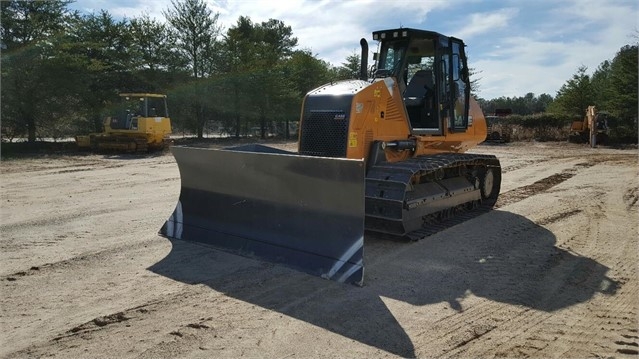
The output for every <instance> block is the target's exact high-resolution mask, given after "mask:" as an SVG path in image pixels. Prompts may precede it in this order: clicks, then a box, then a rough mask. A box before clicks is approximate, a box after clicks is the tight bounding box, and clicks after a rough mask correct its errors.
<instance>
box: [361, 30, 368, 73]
mask: <svg viewBox="0 0 639 359" xmlns="http://www.w3.org/2000/svg"><path fill="white" fill-rule="evenodd" d="M359 44H360V45H361V46H362V59H361V60H362V62H361V63H360V68H359V79H360V80H364V81H366V80H368V42H367V41H366V39H365V38H362V39H361V40H359Z"/></svg>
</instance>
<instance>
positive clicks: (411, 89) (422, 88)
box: [404, 70, 438, 128]
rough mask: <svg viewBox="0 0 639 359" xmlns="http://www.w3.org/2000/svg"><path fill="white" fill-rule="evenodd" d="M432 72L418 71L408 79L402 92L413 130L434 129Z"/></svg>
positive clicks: (435, 122)
mask: <svg viewBox="0 0 639 359" xmlns="http://www.w3.org/2000/svg"><path fill="white" fill-rule="evenodd" d="M433 91H434V84H433V72H432V71H430V70H419V71H417V72H415V74H414V75H413V77H412V78H411V79H410V82H409V83H408V86H406V91H404V104H405V105H406V111H407V112H408V117H409V119H410V123H411V126H412V127H413V128H436V127H438V124H437V120H436V119H434V118H433V117H432V111H433V106H432V102H433V97H434V92H433Z"/></svg>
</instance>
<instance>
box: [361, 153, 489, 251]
mask: <svg viewBox="0 0 639 359" xmlns="http://www.w3.org/2000/svg"><path fill="white" fill-rule="evenodd" d="M475 166H477V167H493V168H500V169H501V166H500V163H499V160H498V159H497V157H495V156H493V155H481V154H458V153H442V154H435V155H429V156H420V157H415V158H411V159H409V160H407V161H403V162H395V163H388V162H384V163H380V164H377V165H374V166H372V167H371V168H370V169H369V170H368V173H367V175H366V193H367V197H368V198H373V199H375V200H384V199H383V198H380V197H379V196H377V197H371V196H370V194H371V193H377V192H378V191H376V188H380V186H381V187H384V188H387V187H393V186H395V187H399V186H400V183H401V185H402V186H403V188H404V193H403V195H402V199H404V198H405V195H406V193H405V189H406V188H407V187H408V185H409V183H410V181H411V179H412V178H413V177H414V176H415V175H420V176H422V177H424V176H425V177H427V176H434V175H435V172H436V171H441V170H450V169H454V168H456V167H469V168H471V167H475ZM500 172H501V171H500ZM496 180H497V181H501V175H499V177H498V178H496ZM385 183H388V186H385V185H384V184H385ZM397 199H399V198H395V201H388V203H389V205H396V203H397V202H396V200H397ZM496 201H497V198H496V197H495V198H493V199H491V200H490V201H489V202H486V201H484V202H483V203H482V204H480V205H479V206H478V207H476V208H475V209H473V210H472V211H459V210H455V212H454V215H453V216H452V217H449V216H446V217H447V218H446V219H444V220H441V219H439V218H440V216H439V215H440V214H441V212H437V213H433V214H430V215H427V216H425V217H423V218H424V222H425V223H424V224H425V225H424V226H422V228H420V229H418V230H415V231H412V232H409V233H406V234H405V235H404V236H403V237H405V238H406V239H409V240H413V241H416V240H419V239H422V238H424V237H427V236H430V235H432V234H435V233H437V232H440V231H442V230H444V229H446V228H449V227H452V226H454V225H456V224H459V223H462V222H464V221H467V220H469V219H471V218H474V217H477V216H479V215H481V214H483V213H486V212H488V211H490V210H491V209H492V208H493V206H494V204H495V202H496ZM391 202H392V203H391ZM403 206H404V207H405V206H406V204H405V202H404V203H403Z"/></svg>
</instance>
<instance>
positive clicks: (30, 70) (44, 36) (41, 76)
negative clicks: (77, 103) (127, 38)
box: [0, 0, 73, 143]
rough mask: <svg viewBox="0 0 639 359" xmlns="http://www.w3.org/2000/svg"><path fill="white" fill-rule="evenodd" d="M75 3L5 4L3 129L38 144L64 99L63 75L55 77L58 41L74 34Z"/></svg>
mask: <svg viewBox="0 0 639 359" xmlns="http://www.w3.org/2000/svg"><path fill="white" fill-rule="evenodd" d="M69 3H70V1H67V0H53V1H15V0H14V1H2V2H0V8H1V14H0V16H1V18H2V24H1V27H0V33H1V35H2V45H3V47H5V49H4V50H3V51H2V74H1V76H2V78H1V79H2V117H1V122H2V129H3V133H10V132H11V133H17V134H23V133H26V134H27V138H28V141H29V142H30V143H33V142H35V141H36V136H37V130H38V127H40V126H41V125H42V124H43V123H45V122H50V119H51V118H52V117H53V116H54V115H55V116H63V115H62V114H60V113H57V114H54V113H52V111H51V105H52V103H51V102H52V100H53V98H55V97H60V96H57V95H60V92H59V91H60V89H58V88H57V87H56V83H58V82H60V83H64V77H58V78H55V77H54V76H56V75H58V76H60V75H62V76H64V74H61V73H60V72H59V71H51V66H50V65H51V64H52V61H51V59H52V58H53V56H54V53H55V46H57V45H58V43H57V41H55V39H56V37H57V36H60V35H61V34H63V33H64V31H65V29H67V28H68V25H69V20H70V19H71V17H72V15H73V14H72V13H71V12H70V11H69V10H68V9H67V5H68V4H69Z"/></svg>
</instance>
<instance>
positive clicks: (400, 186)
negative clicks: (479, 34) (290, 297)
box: [160, 28, 501, 285]
mask: <svg viewBox="0 0 639 359" xmlns="http://www.w3.org/2000/svg"><path fill="white" fill-rule="evenodd" d="M372 37H373V39H374V40H376V41H378V42H379V47H378V50H377V52H376V53H375V56H374V60H375V63H374V65H373V66H372V67H371V68H370V69H369V68H368V64H367V62H368V42H367V41H366V39H362V40H361V41H360V44H361V47H362V54H361V59H362V63H361V73H360V75H359V79H353V80H344V81H337V82H331V83H328V84H325V85H322V86H320V87H318V88H316V89H313V90H311V91H310V92H308V94H306V96H305V98H304V100H303V104H302V110H301V119H300V133H299V142H298V151H297V152H288V151H283V150H280V149H276V148H273V147H269V146H263V145H258V144H251V145H243V146H237V147H230V148H224V149H209V148H196V147H185V146H173V147H171V151H172V153H173V155H174V157H175V159H176V162H177V165H178V167H179V170H180V177H181V192H180V197H179V200H178V203H177V206H176V208H175V210H174V212H173V214H172V215H171V216H170V218H169V219H168V220H167V221H166V223H165V224H164V225H163V226H162V228H161V229H160V234H162V235H164V236H166V237H168V238H172V239H178V240H187V241H197V242H202V243H206V244H209V245H213V246H215V247H218V248H221V249H223V250H227V251H232V252H234V253H238V254H242V255H247V256H250V257H254V258H255V257H256V258H260V259H263V260H267V261H273V262H276V263H281V264H284V265H287V266H289V267H292V268H295V269H298V270H301V271H304V272H307V273H311V274H314V275H317V276H321V277H323V278H327V279H331V280H336V281H339V282H347V283H355V284H360V285H361V284H362V283H363V280H364V256H363V253H364V252H363V247H364V234H365V232H367V233H372V232H378V233H382V235H381V237H384V238H387V237H390V238H405V239H408V240H418V239H420V238H422V237H423V236H424V235H423V233H424V230H425V229H427V228H428V226H429V225H430V224H432V223H438V221H441V220H442V219H443V218H447V217H452V216H455V215H458V214H459V212H467V211H473V210H475V211H476V210H478V209H479V210H481V208H484V209H487V208H492V206H493V205H494V204H495V202H496V201H497V196H498V194H499V190H500V183H501V166H500V163H499V160H498V159H497V158H496V157H495V156H493V155H482V154H469V153H465V152H466V151H467V150H469V149H471V148H473V147H474V146H476V145H477V144H479V143H480V142H482V141H484V140H485V139H486V121H485V118H484V115H483V114H482V111H481V109H480V106H479V105H478V103H477V102H476V101H475V99H474V98H473V97H472V96H471V95H470V79H469V70H468V65H467V63H466V54H465V52H464V43H463V41H462V40H460V39H457V38H454V37H449V36H444V35H442V34H439V33H436V32H432V31H425V30H418V29H411V28H399V29H391V30H382V31H375V32H373V34H372Z"/></svg>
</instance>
